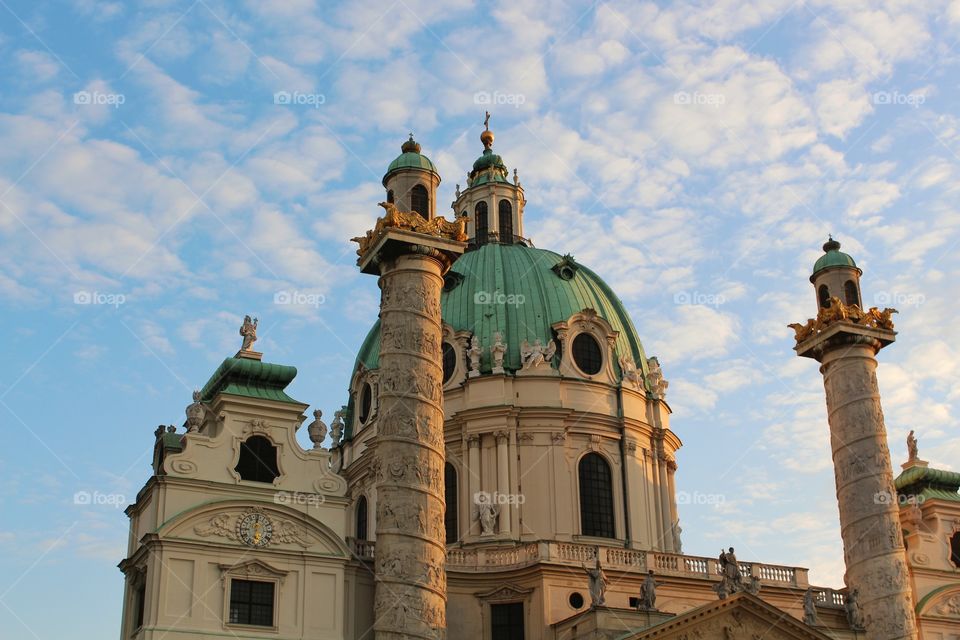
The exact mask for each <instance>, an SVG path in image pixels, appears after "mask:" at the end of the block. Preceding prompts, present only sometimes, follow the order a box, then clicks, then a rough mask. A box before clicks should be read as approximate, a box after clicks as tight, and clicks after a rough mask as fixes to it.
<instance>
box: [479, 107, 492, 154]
mask: <svg viewBox="0 0 960 640" xmlns="http://www.w3.org/2000/svg"><path fill="white" fill-rule="evenodd" d="M484 113H485V114H486V117H485V118H484V119H483V133H481V134H480V142H482V143H483V148H484V149H489V148H491V147H493V131H490V112H489V111H485V112H484Z"/></svg>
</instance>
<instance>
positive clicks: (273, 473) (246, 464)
mask: <svg viewBox="0 0 960 640" xmlns="http://www.w3.org/2000/svg"><path fill="white" fill-rule="evenodd" d="M233 470H234V471H236V472H237V473H238V474H240V479H241V480H249V481H251V482H265V483H272V482H273V481H274V480H276V479H277V476H279V475H280V471H279V469H278V467H277V447H276V445H274V444H273V443H272V442H270V440H269V439H267V438H265V437H264V436H250V437H249V438H247V439H246V440H244V441H243V442H241V443H240V458H239V459H238V460H237V466H236V467H234V469H233Z"/></svg>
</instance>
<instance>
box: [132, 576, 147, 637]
mask: <svg viewBox="0 0 960 640" xmlns="http://www.w3.org/2000/svg"><path fill="white" fill-rule="evenodd" d="M133 597H134V600H135V603H134V606H135V607H136V612H137V617H136V623H135V624H134V626H133V628H134V629H139V628H140V627H142V626H143V610H144V609H145V608H146V606H147V585H146V584H141V585H140V586H139V587H137V590H136V591H135V592H134V595H133Z"/></svg>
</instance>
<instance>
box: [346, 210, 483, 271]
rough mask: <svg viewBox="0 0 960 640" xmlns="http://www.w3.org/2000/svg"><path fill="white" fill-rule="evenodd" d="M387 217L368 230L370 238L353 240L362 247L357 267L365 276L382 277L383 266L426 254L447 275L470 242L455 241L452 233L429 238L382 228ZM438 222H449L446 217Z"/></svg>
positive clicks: (367, 236)
mask: <svg viewBox="0 0 960 640" xmlns="http://www.w3.org/2000/svg"><path fill="white" fill-rule="evenodd" d="M414 215H417V216H419V214H414ZM384 218H386V216H385V217H384ZM384 218H380V219H379V220H377V226H376V227H375V228H374V229H373V230H371V231H368V232H367V235H366V236H364V237H357V238H353V240H354V241H355V242H357V243H358V244H359V245H360V248H359V249H358V250H357V255H359V258H358V259H357V265H358V266H359V267H360V271H362V272H363V273H368V274H372V275H380V272H381V267H382V265H383V264H385V263H388V262H390V261H392V260H395V259H396V258H398V257H400V256H403V255H422V256H425V257H430V258H433V259H435V260H437V261H438V262H439V263H440V265H441V269H440V272H441V274H443V273H445V272H446V271H447V269H449V268H450V265H452V264H453V262H454V261H455V260H456V259H457V258H458V257H460V256H461V255H462V254H463V252H464V251H465V250H466V248H467V243H466V242H461V241H460V240H456V239H454V237H456V236H453V235H452V234H447V235H428V234H427V233H417V232H414V231H409V230H407V229H398V228H395V227H386V228H384V227H381V223H382V222H383V220H384ZM434 220H439V221H443V222H446V220H443V218H434ZM447 224H455V223H447Z"/></svg>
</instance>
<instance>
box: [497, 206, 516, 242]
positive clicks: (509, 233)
mask: <svg viewBox="0 0 960 640" xmlns="http://www.w3.org/2000/svg"><path fill="white" fill-rule="evenodd" d="M497 215H498V217H499V218H500V242H507V243H512V242H513V207H511V206H510V201H509V200H501V201H500V207H499V211H498V213H497Z"/></svg>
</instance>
